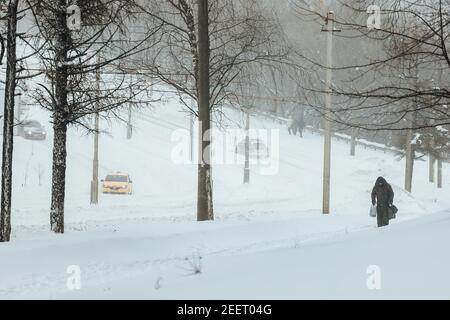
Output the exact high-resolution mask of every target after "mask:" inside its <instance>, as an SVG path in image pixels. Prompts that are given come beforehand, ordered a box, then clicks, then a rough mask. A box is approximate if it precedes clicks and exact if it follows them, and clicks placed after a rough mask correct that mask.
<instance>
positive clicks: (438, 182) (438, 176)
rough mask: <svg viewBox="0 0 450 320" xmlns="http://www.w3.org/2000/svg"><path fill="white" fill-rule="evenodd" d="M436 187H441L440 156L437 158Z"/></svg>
mask: <svg viewBox="0 0 450 320" xmlns="http://www.w3.org/2000/svg"><path fill="white" fill-rule="evenodd" d="M437 187H438V188H439V189H442V158H441V157H439V158H438V160H437Z"/></svg>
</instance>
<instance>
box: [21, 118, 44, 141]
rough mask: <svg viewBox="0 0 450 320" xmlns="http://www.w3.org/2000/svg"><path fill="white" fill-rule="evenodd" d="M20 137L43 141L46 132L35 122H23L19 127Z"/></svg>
mask: <svg viewBox="0 0 450 320" xmlns="http://www.w3.org/2000/svg"><path fill="white" fill-rule="evenodd" d="M21 131H22V136H23V137H24V138H25V139H30V140H45V138H46V137H47V132H46V131H45V129H44V127H43V126H42V125H41V124H40V123H39V121H36V120H28V121H24V122H23V123H22V125H21Z"/></svg>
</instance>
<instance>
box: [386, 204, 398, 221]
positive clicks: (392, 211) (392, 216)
mask: <svg viewBox="0 0 450 320" xmlns="http://www.w3.org/2000/svg"><path fill="white" fill-rule="evenodd" d="M397 212H398V209H397V207H396V206H394V205H391V206H389V208H388V214H389V220H392V219H395V218H396V217H397Z"/></svg>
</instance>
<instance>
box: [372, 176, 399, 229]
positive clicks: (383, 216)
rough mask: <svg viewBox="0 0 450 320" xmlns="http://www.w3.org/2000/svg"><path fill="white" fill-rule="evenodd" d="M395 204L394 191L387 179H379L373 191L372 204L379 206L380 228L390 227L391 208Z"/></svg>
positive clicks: (378, 218) (378, 220)
mask: <svg viewBox="0 0 450 320" xmlns="http://www.w3.org/2000/svg"><path fill="white" fill-rule="evenodd" d="M393 203H394V191H393V190H392V187H391V185H390V184H389V183H387V181H386V179H384V178H383V177H379V178H378V179H377V181H376V182H375V186H374V187H373V190H372V204H373V205H375V204H376V205H377V222H378V227H384V226H387V225H389V207H390V206H392V204H393Z"/></svg>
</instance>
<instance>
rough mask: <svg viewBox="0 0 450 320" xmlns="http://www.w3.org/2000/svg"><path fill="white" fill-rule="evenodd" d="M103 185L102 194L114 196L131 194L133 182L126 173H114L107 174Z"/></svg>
mask: <svg viewBox="0 0 450 320" xmlns="http://www.w3.org/2000/svg"><path fill="white" fill-rule="evenodd" d="M101 182H102V183H103V187H102V192H103V193H114V194H132V193H133V181H131V179H130V176H129V175H128V174H127V173H122V172H116V173H113V174H108V175H107V176H106V178H105V180H102V181H101Z"/></svg>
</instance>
